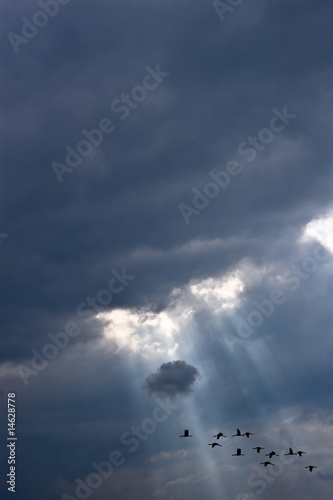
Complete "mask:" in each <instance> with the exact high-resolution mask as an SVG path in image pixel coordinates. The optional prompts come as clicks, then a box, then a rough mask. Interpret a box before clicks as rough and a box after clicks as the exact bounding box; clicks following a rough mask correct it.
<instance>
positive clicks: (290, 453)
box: [285, 448, 296, 455]
mask: <svg viewBox="0 0 333 500" xmlns="http://www.w3.org/2000/svg"><path fill="white" fill-rule="evenodd" d="M285 455H296V453H294V452H293V449H292V448H289V453H285Z"/></svg>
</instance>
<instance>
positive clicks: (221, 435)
mask: <svg viewBox="0 0 333 500" xmlns="http://www.w3.org/2000/svg"><path fill="white" fill-rule="evenodd" d="M220 437H224V438H226V437H228V436H225V435H224V434H223V432H219V433H218V434H215V436H213V438H216V439H220Z"/></svg>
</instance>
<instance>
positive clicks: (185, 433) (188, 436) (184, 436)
mask: <svg viewBox="0 0 333 500" xmlns="http://www.w3.org/2000/svg"><path fill="white" fill-rule="evenodd" d="M179 437H180V438H191V437H192V436H191V435H190V434H189V430H188V429H185V430H184V434H183V435H182V436H179Z"/></svg>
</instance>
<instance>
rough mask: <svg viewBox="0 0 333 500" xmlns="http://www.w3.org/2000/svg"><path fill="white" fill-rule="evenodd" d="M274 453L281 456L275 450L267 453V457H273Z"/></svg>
mask: <svg viewBox="0 0 333 500" xmlns="http://www.w3.org/2000/svg"><path fill="white" fill-rule="evenodd" d="M273 455H275V456H276V457H278V456H279V455H278V454H277V453H275V451H271V452H270V453H266V455H265V457H269V458H272V456H273Z"/></svg>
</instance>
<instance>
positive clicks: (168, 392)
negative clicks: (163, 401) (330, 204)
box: [144, 360, 200, 397]
mask: <svg viewBox="0 0 333 500" xmlns="http://www.w3.org/2000/svg"><path fill="white" fill-rule="evenodd" d="M199 377H200V374H199V371H198V370H197V369H196V368H195V367H194V366H192V365H190V364H188V363H186V361H182V360H177V361H169V362H168V363H163V364H162V365H161V366H160V367H159V369H158V370H157V371H156V372H155V373H151V374H150V375H148V377H147V378H146V379H145V384H144V387H145V388H146V389H147V390H148V392H149V394H150V395H158V396H169V397H175V396H178V395H186V394H189V393H190V392H192V390H193V384H194V382H195V381H196V380H197V379H198V378H199Z"/></svg>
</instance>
